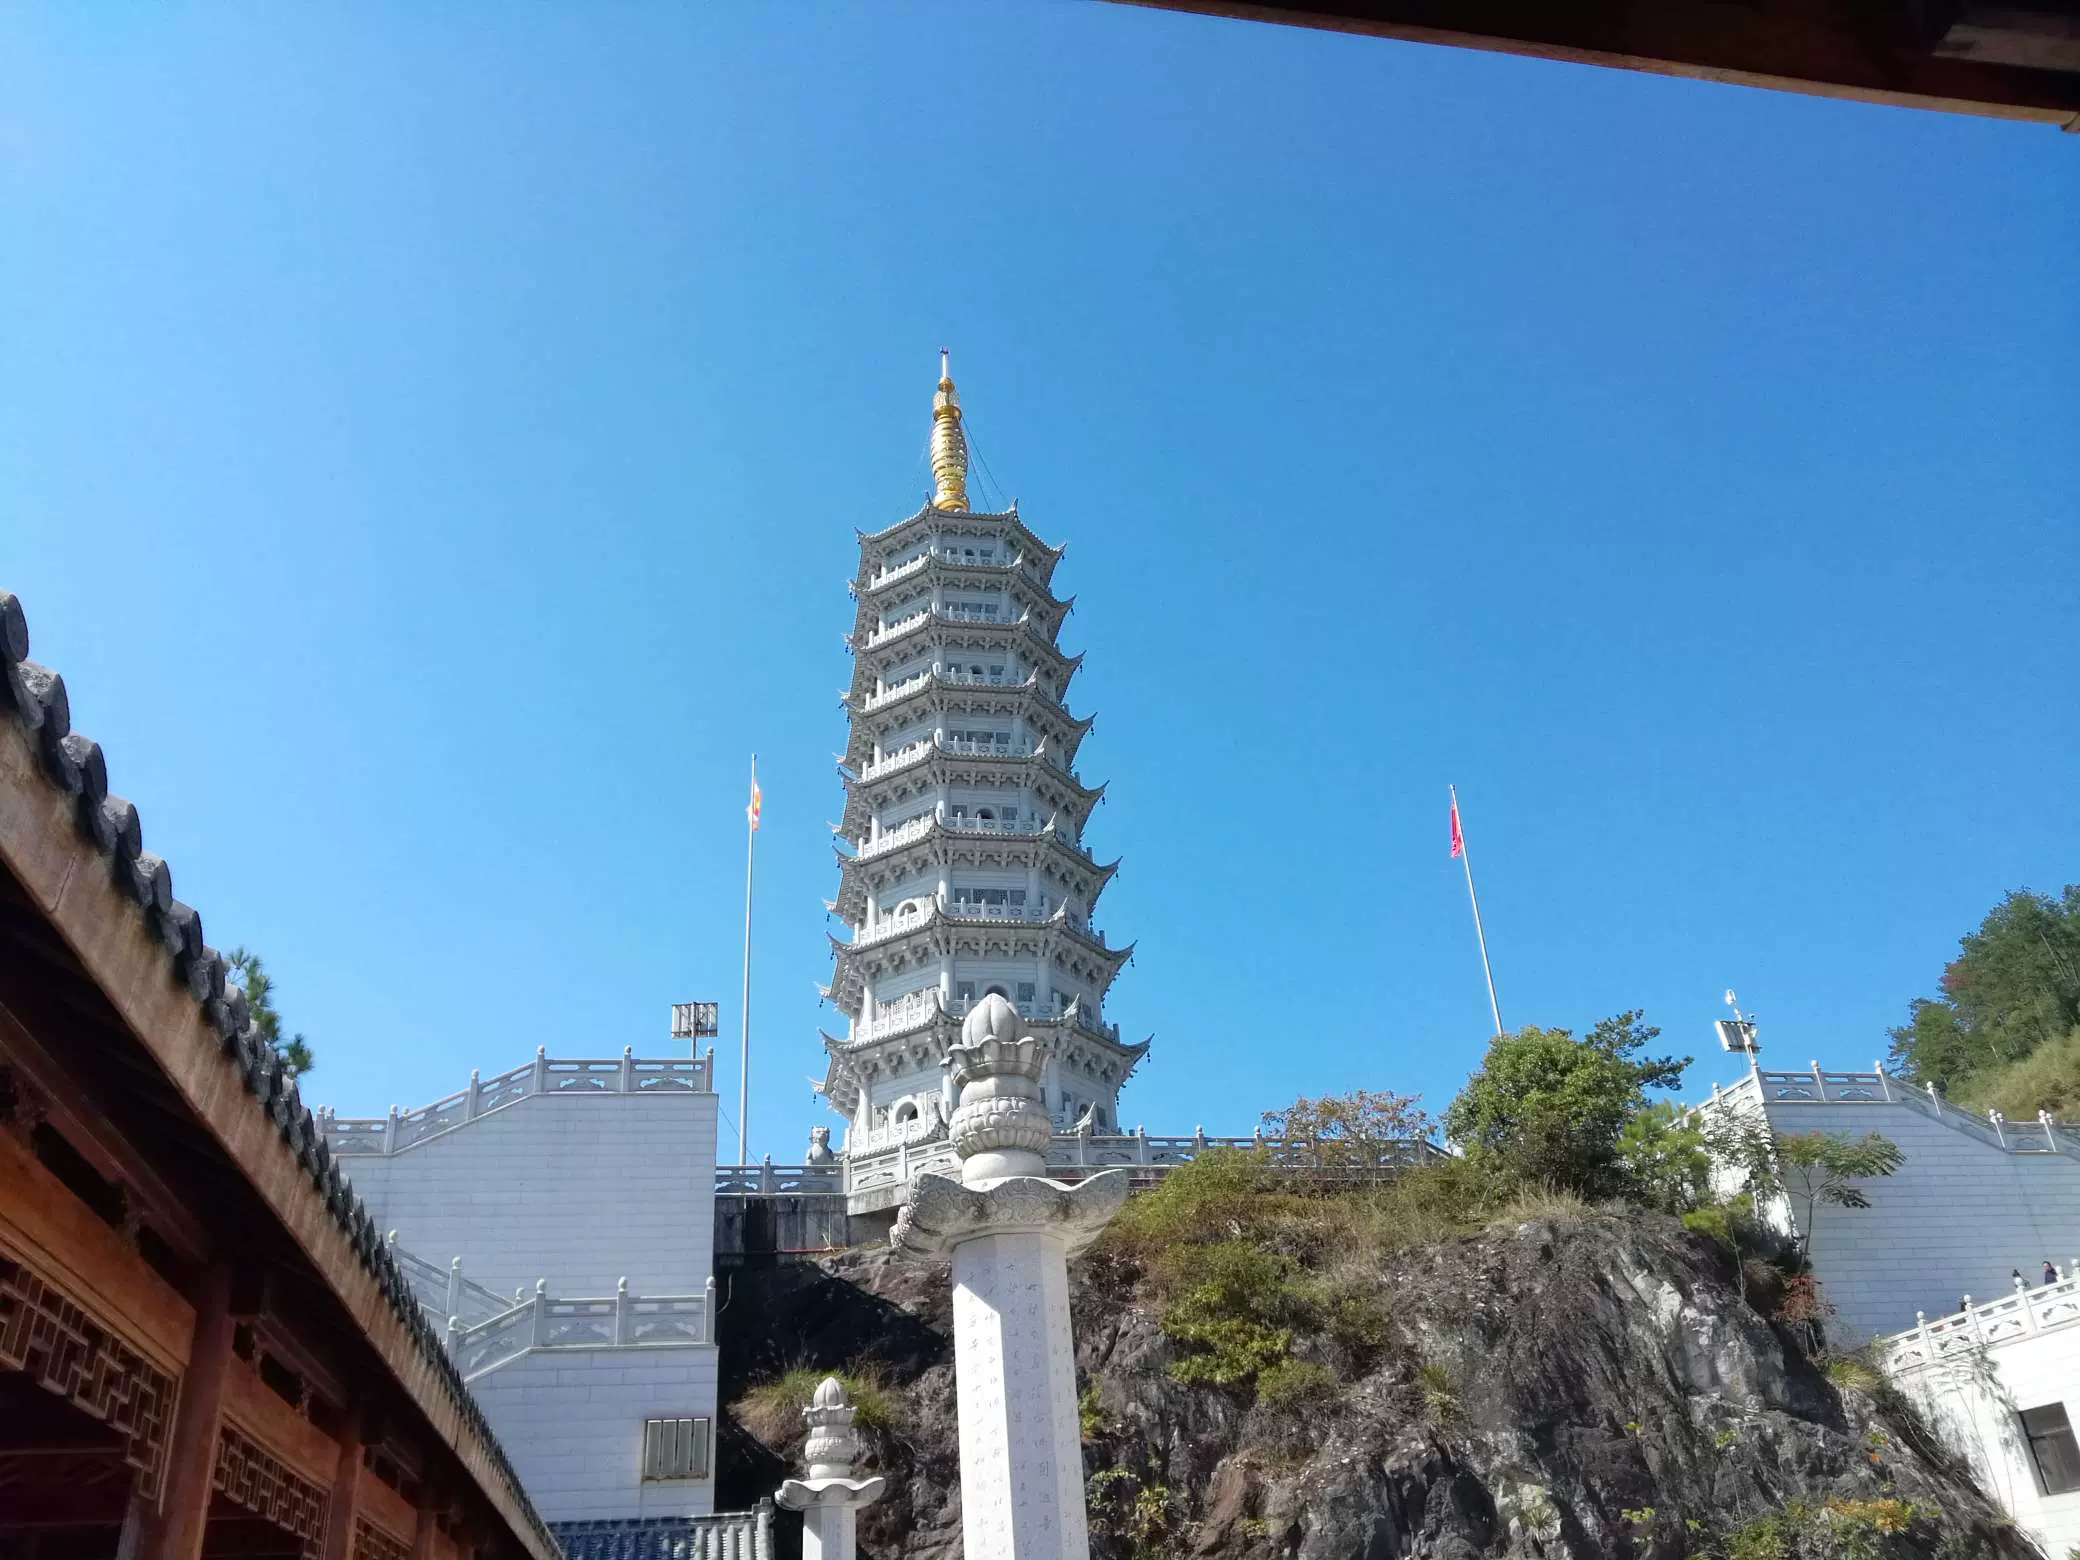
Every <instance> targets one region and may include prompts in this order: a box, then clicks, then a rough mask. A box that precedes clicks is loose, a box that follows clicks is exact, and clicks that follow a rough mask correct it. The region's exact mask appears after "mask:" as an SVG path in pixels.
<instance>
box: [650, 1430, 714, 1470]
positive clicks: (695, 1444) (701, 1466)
mask: <svg viewBox="0 0 2080 1560" xmlns="http://www.w3.org/2000/svg"><path fill="white" fill-rule="evenodd" d="M707 1476H708V1421H707V1420H705V1419H646V1420H644V1421H643V1477H644V1478H645V1479H705V1478H706V1477H707Z"/></svg>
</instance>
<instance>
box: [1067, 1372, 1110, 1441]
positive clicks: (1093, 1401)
mask: <svg viewBox="0 0 2080 1560" xmlns="http://www.w3.org/2000/svg"><path fill="white" fill-rule="evenodd" d="M1076 1428H1077V1430H1078V1432H1079V1433H1080V1434H1081V1435H1082V1437H1083V1439H1084V1440H1086V1441H1095V1440H1097V1439H1098V1437H1099V1436H1101V1435H1103V1434H1104V1433H1105V1432H1106V1431H1107V1430H1109V1429H1111V1428H1112V1426H1111V1423H1110V1422H1109V1421H1108V1420H1107V1419H1106V1418H1105V1410H1104V1409H1102V1408H1100V1407H1099V1406H1098V1389H1097V1387H1096V1386H1095V1385H1092V1386H1088V1387H1085V1388H1084V1389H1083V1392H1082V1394H1081V1395H1080V1396H1079V1397H1078V1398H1077V1399H1076Z"/></svg>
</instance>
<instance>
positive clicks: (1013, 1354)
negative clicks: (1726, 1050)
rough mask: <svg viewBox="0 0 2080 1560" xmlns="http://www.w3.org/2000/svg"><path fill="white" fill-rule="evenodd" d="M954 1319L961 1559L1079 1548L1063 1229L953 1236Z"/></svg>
mask: <svg viewBox="0 0 2080 1560" xmlns="http://www.w3.org/2000/svg"><path fill="white" fill-rule="evenodd" d="M953 1331H954V1348H955V1351H956V1357H957V1359H958V1361H959V1363H958V1365H957V1366H956V1372H957V1375H956V1383H957V1385H958V1388H959V1393H960V1414H961V1529H962V1537H963V1539H964V1541H965V1547H966V1554H967V1557H968V1560H1014V1557H1015V1560H1081V1557H1083V1556H1085V1555H1087V1554H1088V1553H1089V1552H1090V1533H1089V1530H1088V1526H1087V1523H1086V1520H1085V1514H1084V1493H1083V1438H1082V1432H1081V1429H1080V1427H1079V1425H1078V1422H1077V1413H1076V1364H1075V1359H1074V1357H1073V1354H1072V1352H1071V1350H1072V1347H1073V1345H1072V1343H1071V1339H1070V1335H1069V1276H1068V1264H1067V1257H1066V1253H1065V1251H1064V1248H1063V1245H1062V1242H1061V1241H1060V1239H1059V1238H1058V1237H1056V1236H1054V1235H1050V1234H1043V1233H1041V1232H1039V1231H1037V1230H1023V1231H1016V1232H1011V1231H1007V1232H1005V1233H1003V1234H999V1235H985V1236H982V1237H981V1238H980V1239H977V1240H968V1241H962V1242H961V1243H960V1244H959V1245H958V1246H956V1247H954V1251H953Z"/></svg>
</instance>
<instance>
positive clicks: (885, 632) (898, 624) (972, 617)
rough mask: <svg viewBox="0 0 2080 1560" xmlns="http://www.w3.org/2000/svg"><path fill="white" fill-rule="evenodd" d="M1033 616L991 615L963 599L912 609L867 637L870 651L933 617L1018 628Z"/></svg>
mask: <svg viewBox="0 0 2080 1560" xmlns="http://www.w3.org/2000/svg"><path fill="white" fill-rule="evenodd" d="M1031 618H1032V614H1031V613H1030V612H1021V613H1020V614H1019V615H1018V616H1017V617H1005V616H1002V615H1001V614H998V615H995V616H992V615H991V614H990V613H988V612H985V611H984V610H983V609H982V608H980V607H971V606H966V605H963V604H962V603H960V602H954V603H953V604H951V605H949V606H944V607H941V608H939V609H938V610H937V611H934V610H932V609H931V608H930V607H927V608H925V609H924V610H923V611H922V612H912V613H910V614H909V615H907V616H905V617H900V618H897V619H896V620H895V621H894V622H893V623H886V624H883V625H882V626H881V627H880V628H877V629H875V630H874V631H873V632H872V633H871V634H869V635H868V636H867V643H866V648H867V649H869V650H873V649H878V648H879V647H880V646H882V645H884V644H886V643H888V642H889V641H890V640H891V639H897V638H900V637H901V636H903V635H905V634H910V633H915V632H916V631H917V630H918V629H919V628H920V627H922V626H923V625H924V624H925V623H927V622H930V621H932V620H934V619H937V620H938V621H939V622H941V623H960V624H965V625H973V624H976V623H986V624H989V625H990V626H992V627H996V628H1018V627H1020V626H1022V625H1024V624H1026V623H1027V622H1029V621H1030V620H1031Z"/></svg>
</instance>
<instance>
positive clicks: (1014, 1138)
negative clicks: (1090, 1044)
mask: <svg viewBox="0 0 2080 1560" xmlns="http://www.w3.org/2000/svg"><path fill="white" fill-rule="evenodd" d="M1018 1029H1019V1023H1018V1010H1017V1009H1016V1008H1014V1007H1013V1006H1012V1005H1011V1003H1010V1002H1009V1001H1008V1000H1007V999H1006V998H1005V997H1004V996H1003V995H1002V994H1001V993H998V992H991V993H990V994H989V995H988V996H986V997H984V998H983V999H982V1000H981V1001H980V1002H978V1003H977V1004H976V1005H975V1008H974V1010H973V1011H972V1012H970V1013H969V1014H968V1016H967V1018H966V1019H965V1020H964V1021H963V1022H962V1024H961V1040H960V1044H958V1045H956V1046H953V1047H951V1048H950V1049H949V1050H948V1051H947V1053H946V1068H947V1072H948V1073H949V1074H950V1076H951V1078H952V1081H953V1087H954V1091H955V1094H956V1097H957V1099H958V1103H957V1104H956V1106H955V1107H954V1112H953V1120H952V1122H951V1124H950V1127H949V1132H948V1135H949V1136H950V1137H951V1138H952V1140H953V1151H954V1152H955V1153H956V1154H958V1155H960V1159H961V1180H962V1182H963V1183H964V1184H966V1185H969V1186H974V1185H977V1184H979V1183H981V1182H984V1181H996V1180H1001V1179H1003V1178H1004V1177H1005V1176H1010V1175H1039V1174H1041V1173H1043V1172H1044V1171H1045V1170H1046V1168H1047V1145H1048V1143H1049V1142H1050V1141H1051V1140H1052V1139H1053V1137H1054V1123H1053V1122H1051V1121H1050V1120H1049V1119H1048V1116H1047V1109H1046V1106H1045V1104H1044V1103H1043V1102H1042V1100H1041V1097H1040V1074H1041V1070H1042V1069H1043V1068H1044V1067H1045V1066H1046V1064H1047V1054H1046V1052H1045V1051H1043V1050H1042V1049H1041V1047H1040V1042H1039V1041H1037V1040H1035V1039H1034V1038H1033V1037H1032V1036H1031V1035H1021V1034H1019V1032H1018Z"/></svg>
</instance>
